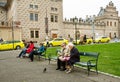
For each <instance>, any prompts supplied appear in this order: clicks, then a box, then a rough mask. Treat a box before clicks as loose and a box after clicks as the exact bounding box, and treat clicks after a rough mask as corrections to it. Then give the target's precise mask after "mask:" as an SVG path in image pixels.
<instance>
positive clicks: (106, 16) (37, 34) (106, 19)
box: [0, 0, 120, 42]
mask: <svg viewBox="0 0 120 82" xmlns="http://www.w3.org/2000/svg"><path fill="white" fill-rule="evenodd" d="M62 4H63V0H1V1H0V18H1V19H0V37H2V38H3V39H5V40H12V39H15V40H26V41H30V40H32V41H37V42H41V41H44V40H45V38H46V37H49V38H56V37H63V38H67V37H68V36H70V37H72V38H73V39H75V37H76V36H77V38H79V37H80V36H82V35H84V34H86V35H87V36H88V37H96V36H109V37H111V38H113V37H114V36H115V35H116V36H117V37H119V38H120V17H119V16H118V11H117V10H116V7H115V6H114V4H113V3H112V2H109V4H108V5H107V6H106V8H102V7H101V9H100V12H98V15H97V16H95V15H93V16H90V17H89V16H86V19H82V18H78V19H77V22H73V18H71V19H69V20H68V19H65V20H63V5H62ZM75 35H76V36H75Z"/></svg>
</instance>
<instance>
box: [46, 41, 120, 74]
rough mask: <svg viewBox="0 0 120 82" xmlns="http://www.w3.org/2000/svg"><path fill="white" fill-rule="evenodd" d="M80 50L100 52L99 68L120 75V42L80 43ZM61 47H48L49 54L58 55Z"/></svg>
mask: <svg viewBox="0 0 120 82" xmlns="http://www.w3.org/2000/svg"><path fill="white" fill-rule="evenodd" d="M76 47H77V48H78V50H79V51H85V52H99V53H100V55H99V60H98V70H99V71H102V72H106V73H110V74H114V75H117V76H120V43H110V44H94V45H78V46H76ZM58 48H60V47H51V48H48V49H47V54H51V55H52V56H53V55H56V49H58Z"/></svg>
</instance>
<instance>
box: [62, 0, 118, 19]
mask: <svg viewBox="0 0 120 82" xmlns="http://www.w3.org/2000/svg"><path fill="white" fill-rule="evenodd" d="M110 1H112V2H113V3H114V6H116V9H117V11H119V16H120V0H63V17H64V18H72V17H75V16H77V17H82V18H85V17H86V15H88V16H90V15H97V14H98V13H99V11H100V7H103V8H105V7H106V5H108V4H109V2H110Z"/></svg>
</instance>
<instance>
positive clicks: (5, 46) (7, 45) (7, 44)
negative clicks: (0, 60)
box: [0, 40, 25, 50]
mask: <svg viewBox="0 0 120 82" xmlns="http://www.w3.org/2000/svg"><path fill="white" fill-rule="evenodd" d="M13 43H14V44H13ZM13 45H14V47H13ZM24 47H25V46H24V43H23V42H22V41H17V40H16V41H3V42H1V43H0V50H11V49H21V48H24Z"/></svg>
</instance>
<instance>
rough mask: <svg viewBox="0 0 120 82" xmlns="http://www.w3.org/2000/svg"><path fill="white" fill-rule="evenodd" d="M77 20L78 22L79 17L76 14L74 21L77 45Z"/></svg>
mask: <svg viewBox="0 0 120 82" xmlns="http://www.w3.org/2000/svg"><path fill="white" fill-rule="evenodd" d="M77 22H78V18H77V17H76V16H75V18H73V23H74V25H75V41H76V45H77Z"/></svg>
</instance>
